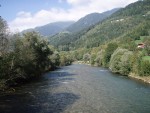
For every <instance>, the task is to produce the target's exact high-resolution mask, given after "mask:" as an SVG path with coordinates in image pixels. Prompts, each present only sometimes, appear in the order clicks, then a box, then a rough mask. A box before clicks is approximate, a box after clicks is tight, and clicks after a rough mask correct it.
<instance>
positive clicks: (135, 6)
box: [50, 0, 150, 50]
mask: <svg viewBox="0 0 150 113" xmlns="http://www.w3.org/2000/svg"><path fill="white" fill-rule="evenodd" d="M149 4H150V0H142V1H137V2H135V3H132V4H130V5H128V6H127V7H125V8H122V9H120V10H118V11H117V12H115V13H114V14H112V15H111V16H109V17H108V18H107V19H105V20H103V21H101V22H99V23H97V24H96V25H95V26H91V27H89V28H87V29H84V30H81V31H79V32H78V33H72V34H71V33H68V34H65V35H63V34H59V35H55V36H53V37H51V38H50V42H55V43H51V44H53V45H55V46H56V47H58V48H60V50H70V49H77V48H83V47H84V48H92V47H98V46H99V45H101V44H103V43H104V42H109V41H110V40H113V39H121V38H123V39H125V38H132V39H137V38H138V37H139V36H142V35H145V34H147V32H150V26H149V23H150V5H149ZM80 20H83V18H82V19H80ZM74 24H76V23H74ZM74 24H73V25H74ZM70 29H71V28H70ZM77 29H79V28H77ZM143 33H144V34H143ZM57 39H59V40H57Z"/></svg>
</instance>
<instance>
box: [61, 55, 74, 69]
mask: <svg viewBox="0 0 150 113" xmlns="http://www.w3.org/2000/svg"><path fill="white" fill-rule="evenodd" d="M72 62H73V59H72V57H71V54H68V53H67V52H61V53H60V66H65V65H70V64H71V63H72Z"/></svg>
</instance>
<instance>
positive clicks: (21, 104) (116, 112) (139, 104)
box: [0, 64, 150, 113]
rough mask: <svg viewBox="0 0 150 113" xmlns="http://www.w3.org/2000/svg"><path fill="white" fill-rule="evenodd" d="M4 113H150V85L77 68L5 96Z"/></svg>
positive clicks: (0, 107) (0, 112)
mask: <svg viewBox="0 0 150 113" xmlns="http://www.w3.org/2000/svg"><path fill="white" fill-rule="evenodd" d="M0 113H150V85H147V84H144V83H141V82H138V81H135V80H131V79H129V78H128V77H124V76H119V75H117V74H112V73H111V72H110V71H108V70H107V69H105V68H98V67H91V66H87V65H82V64H73V65H71V66H66V67H62V68H61V69H59V70H56V71H54V72H49V73H47V74H45V75H44V76H43V77H42V78H41V79H40V80H37V81H35V82H34V83H30V84H27V85H24V86H22V87H18V88H16V92H15V93H12V94H7V95H6V94H5V95H1V96H0Z"/></svg>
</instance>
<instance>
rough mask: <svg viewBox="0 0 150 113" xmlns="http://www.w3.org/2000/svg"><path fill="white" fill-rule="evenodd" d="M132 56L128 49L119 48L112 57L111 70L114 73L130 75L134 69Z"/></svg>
mask: <svg viewBox="0 0 150 113" xmlns="http://www.w3.org/2000/svg"><path fill="white" fill-rule="evenodd" d="M132 54H133V53H132V52H131V51H128V50H127V49H121V48H118V49H117V50H116V51H115V52H114V53H113V54H112V56H111V60H110V66H109V68H110V69H111V70H112V72H116V73H120V74H123V75H128V74H129V73H130V72H131V69H132V67H131V63H130V58H131V56H132Z"/></svg>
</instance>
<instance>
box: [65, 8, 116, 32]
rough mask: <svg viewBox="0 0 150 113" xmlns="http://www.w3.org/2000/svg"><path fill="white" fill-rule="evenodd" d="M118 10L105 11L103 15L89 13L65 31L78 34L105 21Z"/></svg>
mask: <svg viewBox="0 0 150 113" xmlns="http://www.w3.org/2000/svg"><path fill="white" fill-rule="evenodd" d="M117 10H119V8H116V9H113V10H110V11H106V12H103V13H91V14H88V15H86V16H85V17H83V18H81V19H79V20H78V21H77V22H75V23H74V24H72V25H71V26H69V27H68V28H67V29H66V30H67V31H70V32H78V31H80V30H82V29H85V28H87V27H90V26H92V25H95V24H96V23H98V22H100V21H102V20H104V19H106V18H107V17H109V16H110V15H111V14H113V13H114V12H116V11H117Z"/></svg>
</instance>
